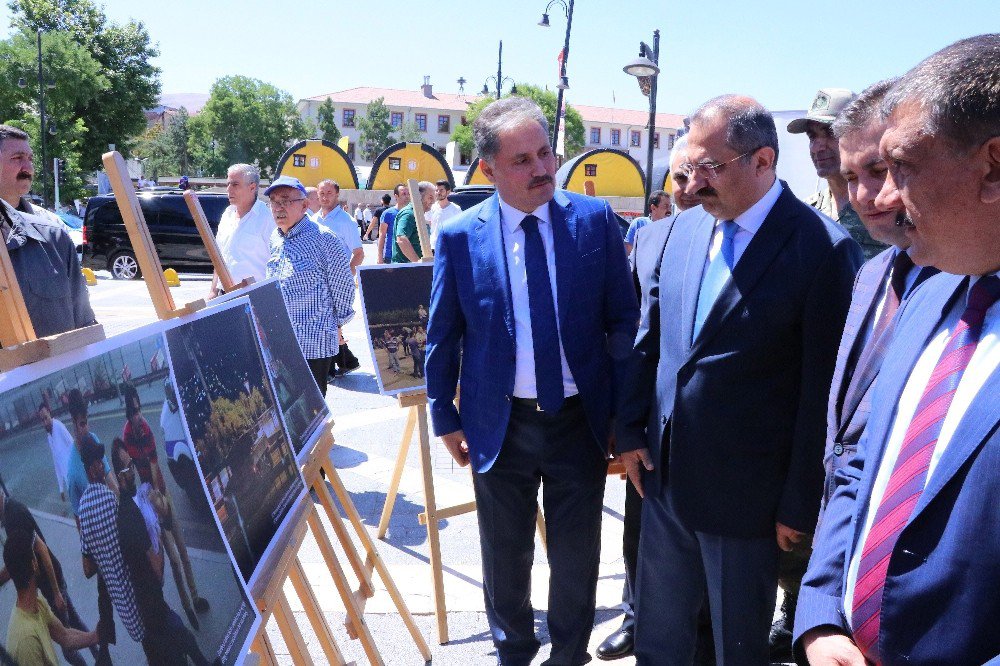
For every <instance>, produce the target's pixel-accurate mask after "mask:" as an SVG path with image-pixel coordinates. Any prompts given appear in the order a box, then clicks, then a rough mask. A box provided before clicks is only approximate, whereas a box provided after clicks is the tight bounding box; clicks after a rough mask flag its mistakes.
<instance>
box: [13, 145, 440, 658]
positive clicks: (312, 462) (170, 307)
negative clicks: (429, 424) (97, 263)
mask: <svg viewBox="0 0 1000 666" xmlns="http://www.w3.org/2000/svg"><path fill="white" fill-rule="evenodd" d="M103 159H104V164H105V167H106V169H107V172H108V177H109V179H110V180H111V185H112V190H113V191H114V193H115V199H116V200H117V201H118V206H119V208H120V209H121V210H122V213H123V215H122V217H123V218H124V219H125V220H126V230H127V231H128V234H129V239H130V241H131V242H132V247H133V250H134V251H135V253H136V259H137V261H139V266H140V269H141V270H142V273H143V278H144V279H145V280H146V285H147V288H148V289H149V293H150V296H151V297H152V300H153V305H154V307H155V309H156V313H157V316H158V317H159V318H160V319H170V318H173V317H178V316H183V315H187V314H191V313H193V312H195V311H197V310H199V309H201V308H204V307H205V305H206V304H205V301H204V300H199V301H195V302H194V303H191V304H188V305H186V306H184V307H183V308H179V309H178V308H176V307H174V303H173V298H172V297H171V295H170V292H169V290H168V287H167V285H166V281H165V279H164V277H163V271H162V270H161V268H160V263H159V259H158V258H157V256H156V248H155V246H154V245H153V242H152V237H151V236H150V235H149V229H148V227H147V226H146V222H145V219H144V218H143V215H142V210H141V209H140V208H139V203H138V199H137V198H136V195H135V189H134V188H133V187H132V182H131V180H130V179H129V177H128V172H127V171H126V169H125V163H124V160H123V159H122V157H121V155H119V154H118V153H117V152H114V151H112V152H110V153H106V154H105V155H104V158H103ZM185 201H186V202H187V204H188V207H189V209H190V210H191V212H192V216H193V217H194V218H195V224H196V225H197V226H198V228H199V234H200V235H201V237H202V241H203V242H204V243H205V247H206V248H207V249H208V253H209V257H210V258H211V260H212V264H213V267H214V268H215V271H216V274H217V275H218V276H219V278H220V281H221V282H222V284H223V288H224V289H226V291H227V293H228V294H230V295H238V292H239V291H240V290H244V289H248V288H249V287H251V286H252V285H253V278H246V279H244V280H243V281H241V282H240V283H234V282H233V279H232V276H231V274H230V272H229V270H228V267H227V266H226V265H225V262H224V261H223V260H222V254H221V253H220V252H219V248H218V244H217V243H216V241H215V236H214V235H213V234H212V233H211V228H210V227H209V225H208V222H207V220H206V218H205V215H204V212H203V211H202V210H201V204H200V203H199V202H198V200H197V195H195V194H194V193H188V194H186V196H185ZM0 263H2V257H0ZM22 303H23V299H22ZM332 427H333V420H332V419H329V420H328V421H327V423H326V424H325V426H324V427H323V430H322V432H321V433H320V435H319V436H318V438H317V439H316V441H315V444H314V446H313V449H312V450H311V451H310V452H309V455H308V456H307V457H306V459H305V461H304V462H303V463H302V468H301V469H302V474H303V478H304V479H305V481H306V487H307V488H308V489H310V490H311V491H313V492H315V493H316V495H317V497H318V498H319V500H320V504H321V505H322V506H323V508H324V511H325V513H326V515H327V519H328V520H329V521H330V524H331V525H332V527H333V530H334V532H335V533H336V535H337V538H338V541H339V542H340V546H341V548H342V550H343V551H344V553H345V554H346V557H347V559H348V560H349V562H350V564H351V568H352V569H353V570H354V573H355V576H356V577H357V579H358V581H359V586H358V589H357V590H352V589H351V584H350V580H349V579H348V577H347V574H346V572H345V571H344V568H343V566H342V565H341V563H340V559H339V557H338V555H337V551H336V550H335V549H334V547H333V544H332V543H331V541H330V538H329V536H328V535H327V532H326V529H325V528H324V526H323V524H322V522H321V520H320V518H319V513H318V511H317V509H316V506H315V504H314V503H313V501H312V498H311V494H310V493H308V492H307V493H305V494H304V496H303V498H302V499H301V500H300V501H299V502H298V503H297V504H296V506H295V507H293V508H292V510H291V511H290V516H291V520H290V524H291V525H292V527H291V529H288V530H286V531H285V533H284V534H282V535H281V536H280V537H279V538H280V539H281V541H280V542H279V543H278V544H276V547H275V548H272V549H271V551H270V555H269V556H268V558H267V560H265V561H262V562H260V563H259V564H258V566H260V567H262V572H263V573H262V575H260V576H258V577H257V582H256V583H255V585H254V587H253V588H252V589H251V590H250V595H251V597H252V598H253V600H254V603H255V604H256V605H257V607H258V609H259V610H260V613H261V620H262V621H261V625H260V629H259V630H258V633H257V635H256V636H255V637H254V639H253V642H252V644H251V656H252V657H254V658H255V661H256V662H257V663H262V664H265V665H267V666H270V665H272V664H273V665H276V664H277V663H278V660H277V657H276V653H275V650H274V646H273V645H272V644H271V640H270V638H268V635H267V629H266V627H267V620H268V619H269V617H270V616H271V615H272V614H273V615H274V618H275V622H276V624H277V625H278V630H279V631H280V633H281V635H282V638H283V639H284V641H285V644H286V646H287V647H288V650H289V653H290V655H291V657H292V661H293V662H294V663H295V664H297V665H298V664H304V665H311V664H313V663H314V661H313V659H312V657H311V656H310V654H309V651H308V649H307V646H306V641H305V638H304V637H303V635H302V632H301V630H300V629H299V626H298V623H297V622H296V620H295V615H294V612H293V611H292V608H291V604H290V603H289V601H288V597H287V596H286V594H285V591H284V584H285V582H286V581H291V583H292V587H293V588H294V589H295V593H296V595H297V596H298V598H299V601H300V602H301V604H302V606H303V609H304V610H305V614H306V617H307V618H308V620H309V623H310V624H311V625H312V627H313V631H315V633H316V636H317V638H318V640H319V643H320V647H321V649H322V651H323V654H324V656H325V658H326V660H327V662H328V663H330V664H335V665H337V666H347V664H348V662H346V661H345V659H344V656H343V653H342V652H341V651H340V648H339V646H338V645H337V642H336V640H335V639H334V637H333V632H332V631H331V630H330V626H329V624H328V623H327V621H326V618H325V617H324V615H323V612H322V610H321V608H320V605H319V601H318V599H317V598H316V595H315V594H314V592H313V589H312V586H311V585H310V583H309V580H308V578H307V577H306V575H305V569H304V568H303V566H302V562H301V560H300V559H299V557H298V551H299V549H300V548H301V545H302V541H303V540H304V538H305V535H306V533H307V531H308V532H311V533H312V535H313V537H314V538H315V539H316V542H317V543H318V545H319V547H320V551H321V552H322V554H323V558H324V561H325V563H326V565H327V568H328V569H329V571H330V574H331V576H332V577H333V579H334V583H335V585H336V587H337V591H338V593H339V595H340V598H341V600H342V602H343V604H344V607H345V609H346V611H347V621H346V622H345V626H346V627H347V629H348V634H349V636H350V637H351V638H352V639H360V641H361V643H362V646H363V649H364V652H365V655H366V656H367V658H368V660H369V663H370V664H372V665H373V666H376V665H377V666H382V665H383V664H384V663H385V662H384V660H383V659H382V656H381V654H380V653H379V651H378V646H377V645H376V644H375V641H374V639H373V638H372V635H371V631H370V630H369V629H368V625H367V623H366V621H365V618H364V614H363V612H364V605H363V600H365V599H367V598H369V597H371V596H373V594H374V587H373V585H372V579H371V574H370V571H371V570H372V569H373V570H376V571H377V572H378V574H379V577H380V578H381V580H382V583H383V584H384V585H385V587H386V590H387V591H388V593H389V595H390V597H391V598H392V600H393V602H394V604H395V605H396V609H397V610H398V612H399V614H400V616H401V617H402V619H403V622H404V623H405V624H406V627H407V629H408V630H409V632H410V635H411V637H412V638H413V641H414V644H415V645H416V647H417V649H418V651H419V652H420V655H421V656H422V657H423V658H424V661H425V662H430V661H431V652H430V648H429V647H428V646H427V643H426V641H425V640H424V638H423V636H422V635H421V634H420V630H419V628H418V627H417V625H416V622H415V621H414V620H413V616H412V615H411V614H410V611H409V609H408V608H407V607H406V603H405V601H404V600H403V598H402V595H401V594H400V592H399V589H398V588H397V587H396V584H395V582H394V581H393V579H392V577H391V575H390V574H389V570H388V568H387V567H386V566H385V563H384V562H383V561H382V558H381V556H380V555H379V553H378V551H377V550H376V548H375V543H374V540H373V539H372V538H371V536H370V535H369V534H368V532H367V531H366V529H365V526H364V523H363V522H362V520H361V516H360V514H359V513H358V511H357V509H356V508H355V506H354V503H353V500H352V499H351V497H350V494H349V493H348V491H347V489H346V487H345V486H344V485H343V483H342V482H341V480H340V476H339V475H338V474H337V470H336V469H335V468H334V466H333V464H332V463H331V462H330V450H331V448H332V447H333V444H334V438H333V431H332ZM321 470H322V471H323V472H324V473H325V475H326V479H325V480H324V479H323V477H322V476H321V474H320V471H321ZM327 483H330V485H332V486H333V488H334V492H335V493H336V495H337V500H338V501H339V503H340V507H341V508H342V509H343V511H344V513H345V514H347V516H348V518H349V520H350V521H351V523H352V525H353V526H354V529H355V531H356V533H357V535H358V538H359V540H360V541H361V544H362V547H363V548H364V550H365V554H366V558H365V560H362V559H361V556H360V554H359V553H358V549H357V547H356V546H355V544H354V541H353V539H352V538H351V536H350V532H349V531H348V529H347V528H346V526H345V525H344V523H343V518H342V517H341V514H340V510H339V509H338V507H337V504H336V503H335V502H334V500H333V497H332V496H331V495H330V491H329V489H328V488H327V485H326V484H327ZM366 562H369V563H371V564H370V566H371V569H369V568H368V567H367V566H366ZM351 663H352V664H353V663H354V662H351Z"/></svg>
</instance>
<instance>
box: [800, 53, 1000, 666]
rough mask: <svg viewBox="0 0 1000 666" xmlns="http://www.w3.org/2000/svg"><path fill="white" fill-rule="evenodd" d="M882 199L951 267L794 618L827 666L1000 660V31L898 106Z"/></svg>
mask: <svg viewBox="0 0 1000 666" xmlns="http://www.w3.org/2000/svg"><path fill="white" fill-rule="evenodd" d="M882 112H883V115H884V116H885V117H886V120H887V129H886V131H885V133H884V135H883V137H882V140H881V145H880V152H881V155H882V157H883V158H884V159H885V161H886V162H887V164H888V168H889V173H888V177H887V178H886V182H885V185H884V186H883V188H882V191H881V193H880V194H879V198H880V199H881V200H883V202H889V204H891V202H892V201H893V200H896V201H900V202H901V203H902V204H903V206H904V207H905V208H906V211H907V214H908V220H907V221H906V222H905V224H906V235H907V238H908V239H909V240H910V241H911V243H912V245H911V247H910V255H911V257H912V258H913V260H914V262H916V263H917V264H919V265H929V266H935V267H937V268H939V269H941V270H942V271H943V272H942V273H941V274H940V275H937V276H935V277H932V278H930V279H928V280H927V281H926V282H925V283H924V284H923V285H922V286H920V287H919V288H918V289H917V290H916V291H915V292H914V293H913V295H912V296H911V297H910V298H909V299H908V300H907V301H906V302H904V303H903V304H902V306H901V307H900V309H899V313H898V315H897V317H898V318H897V321H896V323H895V326H896V331H895V336H894V338H893V343H892V344H891V346H890V347H889V349H888V351H887V353H886V356H885V360H884V362H883V365H882V369H881V372H880V374H879V378H878V380H877V384H876V386H875V389H874V397H873V400H872V412H871V416H870V417H869V421H868V427H867V430H866V431H865V435H864V436H863V438H862V440H861V442H860V444H859V448H858V453H857V456H856V458H855V459H854V461H852V462H851V463H850V465H848V466H847V467H846V468H844V469H843V470H841V471H840V472H838V474H837V477H836V484H837V485H836V489H835V490H834V493H833V496H832V498H831V499H830V502H829V504H828V506H827V508H826V513H825V514H824V517H823V524H822V529H821V530H820V532H819V534H818V535H817V540H816V544H815V549H814V554H813V557H812V560H811V561H810V564H809V570H808V572H807V574H806V577H805V579H804V580H803V583H802V592H801V596H800V597H799V607H798V612H797V614H796V620H795V641H796V642H795V647H796V656H797V657H798V659H799V661H800V662H802V663H805V662H808V663H809V664H813V665H823V664H842V665H854V664H857V665H858V666H863V665H864V664H865V663H866V662H868V663H874V664H884V665H886V666H890V665H894V664H903V663H906V664H983V663H986V662H989V663H990V664H1000V629H998V626H1000V594H998V590H1000V529H998V528H1000V473H998V471H1000V399H998V396H1000V304H998V303H997V302H998V300H1000V277H998V276H997V271H998V270H1000V34H992V35H981V36H978V37H973V38H969V39H965V40H962V41H959V42H956V43H955V44H952V45H951V46H948V47H946V48H944V49H942V50H941V51H939V52H938V53H935V54H934V55H932V56H930V57H929V58H927V59H926V60H924V61H923V62H921V63H920V64H919V65H917V66H916V67H915V68H914V69H912V70H911V71H910V72H908V73H907V74H906V75H904V76H903V77H902V78H901V79H900V81H899V82H898V83H897V84H896V85H895V86H894V87H893V88H892V90H890V91H889V93H888V95H887V96H886V99H885V101H884V103H883V107H882Z"/></svg>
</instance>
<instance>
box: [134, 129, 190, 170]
mask: <svg viewBox="0 0 1000 666" xmlns="http://www.w3.org/2000/svg"><path fill="white" fill-rule="evenodd" d="M131 153H132V156H133V157H135V158H136V159H137V160H139V161H141V162H142V166H143V171H144V175H145V176H146V177H148V178H152V179H153V180H158V179H159V178H161V177H162V176H173V175H179V174H180V166H178V161H177V155H176V154H175V152H174V149H173V146H172V145H171V141H170V140H169V139H168V137H167V133H166V132H165V131H164V130H163V128H162V127H161V126H160V125H153V126H152V127H150V128H149V129H147V130H146V131H145V132H143V133H142V134H141V135H140V136H139V137H138V138H136V139H135V141H134V143H133V145H132V146H131Z"/></svg>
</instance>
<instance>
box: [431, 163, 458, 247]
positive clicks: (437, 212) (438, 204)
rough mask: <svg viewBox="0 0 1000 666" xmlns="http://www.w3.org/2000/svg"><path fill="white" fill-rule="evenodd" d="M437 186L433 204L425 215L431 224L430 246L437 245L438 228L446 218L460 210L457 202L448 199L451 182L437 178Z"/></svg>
mask: <svg viewBox="0 0 1000 666" xmlns="http://www.w3.org/2000/svg"><path fill="white" fill-rule="evenodd" d="M434 185H435V186H436V188H437V192H436V193H435V195H434V196H435V198H436V199H437V200H436V201H435V202H434V205H432V206H431V209H430V212H429V213H428V215H427V221H428V222H429V223H430V225H431V248H433V247H434V246H435V245H437V235H438V229H439V228H440V226H441V224H442V223H443V222H445V220H447V219H448V218H451V217H455V216H456V215H458V214H459V213H461V212H462V208H461V207H460V206H459V205H458V204H457V203H452V202H450V201H448V195H450V194H451V183H449V182H448V181H447V180H439V181H437V182H436V183H435V184H434Z"/></svg>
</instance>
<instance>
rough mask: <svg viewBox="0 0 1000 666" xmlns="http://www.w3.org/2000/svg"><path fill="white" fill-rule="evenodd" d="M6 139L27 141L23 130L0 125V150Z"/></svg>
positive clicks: (26, 135) (26, 134)
mask: <svg viewBox="0 0 1000 666" xmlns="http://www.w3.org/2000/svg"><path fill="white" fill-rule="evenodd" d="M7 139H20V140H21V141H28V140H29V139H28V133H27V132H25V131H24V130H23V129H20V128H17V127H13V126H12V125H0V148H3V142H4V141H6V140H7Z"/></svg>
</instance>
